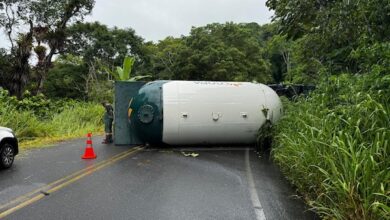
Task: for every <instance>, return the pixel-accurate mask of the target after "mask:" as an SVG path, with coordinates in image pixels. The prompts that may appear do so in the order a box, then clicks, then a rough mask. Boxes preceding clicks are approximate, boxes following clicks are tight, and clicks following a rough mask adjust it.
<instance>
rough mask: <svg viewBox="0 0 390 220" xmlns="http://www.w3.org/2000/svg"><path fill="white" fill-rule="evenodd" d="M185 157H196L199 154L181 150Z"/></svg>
mask: <svg viewBox="0 0 390 220" xmlns="http://www.w3.org/2000/svg"><path fill="white" fill-rule="evenodd" d="M181 153H182V154H183V155H184V156H185V157H197V156H199V154H198V153H186V152H183V151H182V152H181Z"/></svg>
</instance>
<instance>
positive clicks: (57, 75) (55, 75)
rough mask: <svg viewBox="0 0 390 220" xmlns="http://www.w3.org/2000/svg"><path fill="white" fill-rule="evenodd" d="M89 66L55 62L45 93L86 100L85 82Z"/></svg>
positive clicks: (47, 80)
mask: <svg viewBox="0 0 390 220" xmlns="http://www.w3.org/2000/svg"><path fill="white" fill-rule="evenodd" d="M87 75H88V67H87V66H86V65H85V64H83V63H82V64H73V63H65V62H62V63H61V62H55V63H54V67H53V68H52V69H51V70H50V71H49V74H48V77H47V79H46V81H45V84H44V93H45V94H46V95H47V96H48V97H51V98H71V99H79V100H86V99H87V97H86V91H85V89H86V88H85V84H86V78H87Z"/></svg>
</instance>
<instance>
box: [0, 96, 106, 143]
mask: <svg viewBox="0 0 390 220" xmlns="http://www.w3.org/2000/svg"><path fill="white" fill-rule="evenodd" d="M103 111H104V109H103V108H102V107H101V106H100V105H99V104H95V103H85V102H71V103H68V104H65V105H64V106H63V107H62V108H61V111H59V112H51V113H48V114H46V115H45V117H40V116H38V115H36V114H35V112H34V111H30V110H19V109H17V107H16V106H13V105H4V106H2V107H1V108H0V116H1V117H0V125H1V126H5V127H10V128H12V129H13V130H14V131H15V132H16V136H17V137H18V139H19V141H20V145H21V148H22V149H26V148H37V147H43V146H47V145H49V144H53V143H55V142H58V141H63V140H66V139H72V138H77V137H83V136H85V135H86V133H87V132H90V131H91V132H95V133H102V130H103V125H102V120H101V118H102V114H103Z"/></svg>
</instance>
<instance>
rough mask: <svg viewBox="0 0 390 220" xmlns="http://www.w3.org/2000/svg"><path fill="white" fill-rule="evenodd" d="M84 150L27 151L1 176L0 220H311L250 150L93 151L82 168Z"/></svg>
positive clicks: (77, 146)
mask: <svg viewBox="0 0 390 220" xmlns="http://www.w3.org/2000/svg"><path fill="white" fill-rule="evenodd" d="M98 139H99V138H94V141H95V143H96V142H97V141H98ZM84 146H85V144H84V140H74V141H69V142H64V143H62V144H59V146H55V147H52V148H46V149H40V150H31V151H28V152H27V153H24V155H23V154H22V155H21V157H19V158H17V160H16V161H15V164H14V165H15V166H14V167H13V168H12V169H10V170H1V171H0V218H2V217H3V218H5V219H148V220H149V219H262V220H263V219H316V216H315V215H314V214H313V213H311V212H309V211H306V210H307V208H306V207H304V205H303V203H302V201H300V200H298V199H296V198H295V197H294V196H293V195H294V191H293V190H292V189H291V188H290V186H289V185H288V184H287V183H286V181H285V180H284V179H283V177H282V175H281V174H280V172H279V171H278V169H277V168H276V167H275V166H274V165H273V164H272V163H271V162H270V161H269V159H267V158H260V159H259V158H258V156H257V154H256V153H255V152H254V151H253V150H251V149H247V148H226V147H225V148H192V149H188V148H185V149H178V148H176V149H144V148H129V147H116V146H112V145H111V146H104V145H100V144H95V145H94V147H95V151H96V153H97V155H98V159H97V160H91V161H83V160H81V159H80V155H81V154H82V152H83V148H84ZM182 151H187V152H197V153H199V156H198V157H185V156H184V155H183V154H182V153H181V152H182Z"/></svg>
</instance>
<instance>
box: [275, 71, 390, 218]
mask: <svg viewBox="0 0 390 220" xmlns="http://www.w3.org/2000/svg"><path fill="white" fill-rule="evenodd" d="M389 94H390V76H389V75H387V76H386V75H384V76H380V75H379V76H378V75H374V76H372V75H367V76H347V75H341V76H338V77H334V78H331V79H330V80H329V81H328V82H327V83H323V84H321V85H319V86H318V88H317V90H316V91H315V92H313V93H312V94H311V95H310V96H309V97H306V98H305V97H300V98H298V99H297V100H296V102H289V101H285V109H286V110H285V112H286V113H285V116H284V117H283V118H282V120H281V121H280V122H279V124H278V125H277V126H276V129H275V131H274V132H275V134H274V135H275V138H274V139H275V143H274V147H273V150H272V156H273V158H274V160H275V161H276V163H277V164H278V165H279V166H280V167H281V169H282V171H283V172H284V174H285V176H286V177H287V179H288V180H289V181H290V182H291V183H292V184H293V185H295V186H296V187H297V191H298V192H299V193H300V194H301V195H303V196H304V199H305V200H306V202H307V203H308V205H309V206H310V207H311V208H312V209H313V210H314V211H316V212H317V213H318V214H319V215H320V216H321V217H323V218H324V219H390V207H389V204H390V146H389V141H390V118H389V112H390V95H389Z"/></svg>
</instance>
